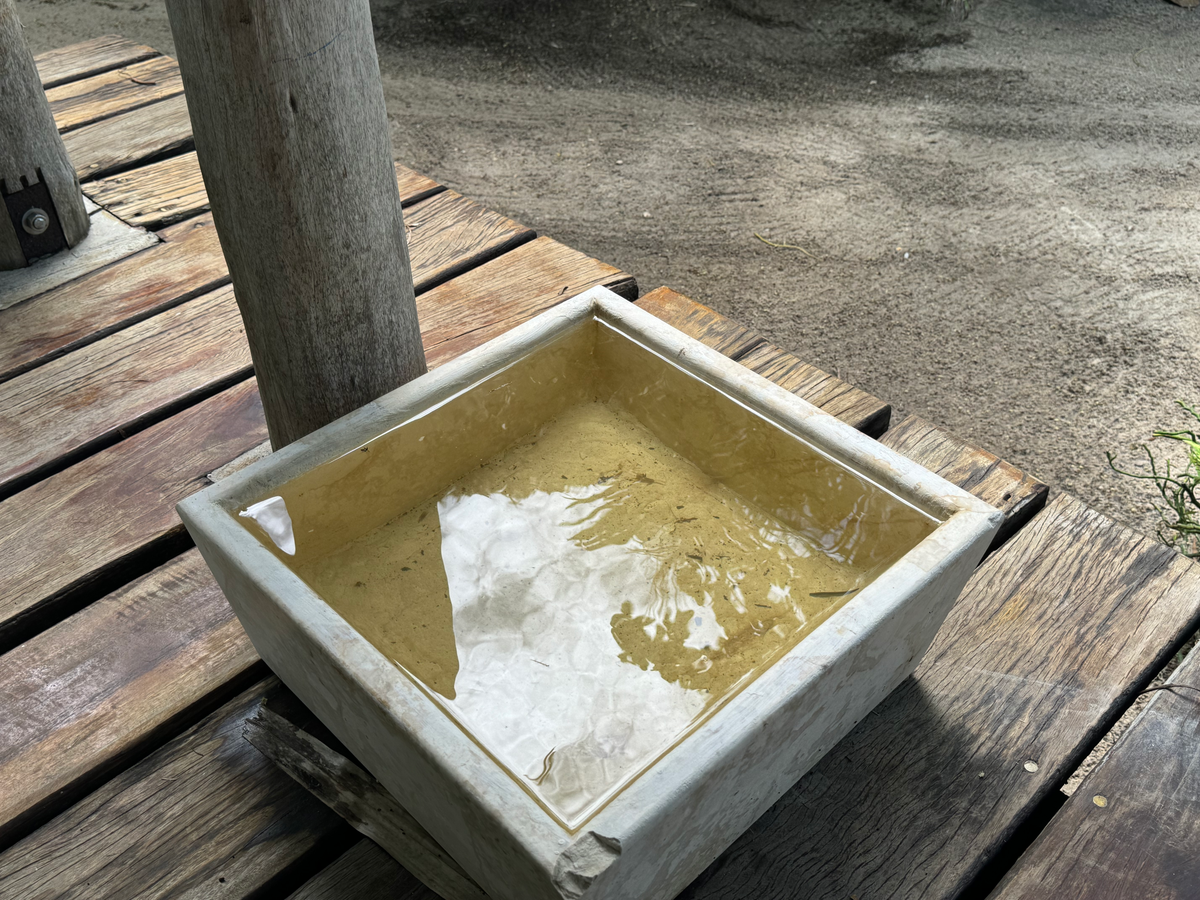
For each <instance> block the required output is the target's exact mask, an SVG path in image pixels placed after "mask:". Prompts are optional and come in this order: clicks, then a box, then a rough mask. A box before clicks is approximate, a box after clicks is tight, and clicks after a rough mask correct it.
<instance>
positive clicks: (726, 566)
mask: <svg viewBox="0 0 1200 900" xmlns="http://www.w3.org/2000/svg"><path fill="white" fill-rule="evenodd" d="M275 493H276V494H277V495H278V496H279V497H281V498H282V502H283V504H284V505H286V509H287V512H288V515H289V517H290V521H291V530H292V534H293V535H294V554H287V553H284V552H282V551H281V550H280V549H278V547H277V546H276V543H275V542H273V541H272V540H271V539H270V538H268V536H267V535H266V533H265V532H264V531H263V530H262V529H261V528H260V526H259V525H258V524H257V523H256V522H255V521H254V520H253V519H252V518H248V517H246V516H244V515H243V516H241V517H240V518H239V521H241V522H242V523H243V524H244V525H245V527H246V528H247V529H248V530H249V531H250V532H251V533H252V534H254V535H255V536H256V537H257V538H258V539H259V540H260V541H262V543H263V544H264V545H265V546H267V547H269V548H270V549H272V551H273V552H274V553H275V554H276V556H278V557H279V558H280V559H281V560H282V561H283V562H284V563H285V564H286V565H288V566H289V567H290V568H291V569H292V571H293V572H295V574H296V575H298V576H299V577H300V578H301V579H302V580H303V581H304V582H305V583H307V584H308V585H309V586H310V587H311V588H312V590H313V591H314V592H315V593H316V594H317V595H318V596H320V597H321V598H322V599H323V600H324V601H325V602H326V603H328V604H329V605H330V606H331V607H332V608H333V609H334V610H336V611H337V612H338V613H339V614H340V615H341V616H342V617H344V618H345V620H346V621H347V622H349V623H350V624H351V625H352V626H353V627H354V628H355V629H356V630H357V631H358V632H359V633H360V634H362V635H363V637H365V638H366V639H367V640H368V641H370V642H371V643H372V644H373V645H374V646H375V647H376V648H378V649H379V650H380V651H381V652H382V653H383V654H384V655H385V656H386V657H387V658H388V659H389V660H391V661H392V662H393V663H394V664H395V665H396V667H397V669H398V670H400V671H401V672H403V673H404V675H405V676H407V677H408V678H410V679H412V681H413V682H415V683H416V685H417V686H418V687H420V688H421V689H422V690H423V691H424V692H425V694H426V695H427V696H428V697H429V699H430V701H431V704H432V706H431V708H430V714H431V715H440V714H445V715H447V716H449V717H450V718H451V719H452V720H453V721H454V722H455V723H457V725H458V726H459V727H460V728H461V729H462V731H463V732H465V733H466V734H467V735H468V736H469V737H470V738H471V739H472V740H473V741H475V742H476V744H477V745H478V746H479V747H480V748H482V750H483V751H484V752H486V753H487V754H488V755H489V756H490V757H491V758H492V759H493V760H494V761H495V762H496V763H497V764H498V765H499V766H501V767H502V768H503V769H504V770H505V771H506V772H507V773H508V774H509V776H511V777H512V778H513V779H514V780H515V781H516V782H517V783H518V784H519V785H521V787H522V788H523V789H524V790H525V791H526V792H528V793H529V794H530V795H531V796H532V797H533V798H534V799H535V800H536V801H537V802H538V803H539V804H540V805H541V806H542V808H543V809H544V810H545V811H546V812H547V813H548V814H549V815H551V816H552V817H553V818H554V819H555V820H556V821H557V822H558V823H559V824H560V825H561V826H562V827H563V828H565V829H567V830H568V831H574V830H576V829H578V828H579V827H580V826H581V825H582V824H583V823H584V822H586V821H587V820H588V819H589V818H590V817H591V816H592V815H594V814H595V813H596V812H597V811H598V810H599V809H600V808H602V807H603V806H604V804H605V803H607V802H608V801H609V800H611V799H612V797H614V796H615V795H616V794H617V793H618V792H619V791H620V790H621V789H622V788H624V787H625V786H626V785H628V784H629V783H630V782H631V781H632V780H633V779H635V778H637V777H638V775H640V774H641V773H643V772H645V771H646V770H647V768H648V767H650V766H652V765H653V764H654V763H655V761H656V760H658V759H660V758H661V757H662V756H663V755H664V754H666V753H668V752H672V750H673V749H674V748H675V747H677V746H678V745H679V744H680V742H681V741H683V740H684V739H685V738H686V737H687V735H688V734H689V733H691V732H692V731H693V730H694V729H696V728H697V727H699V726H701V725H702V724H703V723H704V722H705V721H706V720H707V719H708V718H709V717H710V716H712V715H713V714H714V713H715V712H716V711H717V710H718V709H720V707H721V706H722V705H723V704H724V703H726V702H727V701H728V700H729V699H731V698H732V697H733V696H735V695H736V694H737V692H738V691H740V690H741V689H743V688H744V687H745V686H746V685H747V684H749V683H750V682H751V681H753V679H754V678H755V677H756V676H757V675H759V674H760V673H762V672H763V671H764V670H765V669H766V668H767V667H768V666H770V665H771V664H772V663H773V662H775V661H776V660H778V659H779V658H780V657H781V656H783V655H784V654H785V653H787V652H788V651H789V650H790V649H792V648H793V647H795V645H796V644H797V643H798V642H799V641H800V640H801V639H802V638H803V637H804V636H805V635H807V634H809V633H810V632H811V631H812V630H813V629H814V628H816V627H817V626H818V625H819V624H820V623H821V622H822V621H824V620H825V619H827V618H828V617H829V616H830V615H831V614H832V613H834V612H835V611H836V610H837V609H839V608H840V607H841V606H842V605H843V604H845V603H846V602H847V601H848V600H849V599H850V598H852V597H853V596H854V595H855V594H856V593H857V592H858V591H860V590H862V589H863V588H864V587H866V585H868V584H869V583H870V582H871V581H872V580H873V579H874V578H875V577H876V576H877V575H878V574H879V573H880V572H881V571H883V570H884V569H885V568H886V567H887V566H889V565H890V564H892V563H893V562H895V561H896V560H897V559H898V558H899V557H900V556H902V555H903V554H904V553H906V552H907V551H908V550H910V549H911V548H912V547H914V546H915V545H916V544H917V543H918V542H920V541H921V540H922V539H923V538H924V537H926V536H927V535H928V534H929V533H930V532H931V531H932V530H933V529H934V528H935V527H936V526H937V524H938V521H937V519H935V518H934V517H933V516H931V515H929V514H927V513H926V512H923V511H921V510H920V509H918V508H916V507H915V506H913V505H911V504H909V503H907V502H905V501H903V500H901V499H900V498H899V497H897V496H896V495H895V494H893V493H891V492H889V491H888V490H885V489H883V488H882V487H880V486H879V485H877V484H875V483H873V482H872V481H870V480H869V479H867V478H866V477H864V476H862V475H860V474H858V473H856V472H854V471H853V470H852V469H850V468H849V467H847V466H845V465H843V464H841V463H840V462H838V461H836V460H834V459H833V458H832V457H830V456H829V455H827V454H826V453H824V452H821V451H820V450H818V449H816V448H815V447H814V446H813V445H811V444H810V443H808V442H806V441H805V440H803V439H801V438H799V437H798V436H796V435H795V434H793V433H791V432H789V431H787V430H786V429H784V428H783V427H781V426H780V425H778V424H776V423H774V422H772V421H770V420H768V419H767V418H765V417H763V416H762V415H760V414H758V413H756V412H754V411H753V410H751V409H750V408H749V407H748V406H746V405H743V404H742V403H741V402H739V401H737V400H735V399H734V398H733V397H732V396H730V395H729V394H727V393H724V392H722V391H720V390H718V389H716V388H714V387H712V386H710V385H709V384H707V383H706V382H705V381H703V380H701V379H700V378H698V377H696V376H695V375H693V374H691V373H689V372H688V371H685V370H684V369H682V368H680V367H678V366H676V365H675V364H673V363H672V362H670V361H669V360H667V359H665V358H663V357H662V356H660V355H659V354H657V353H655V352H654V351H652V350H650V349H649V348H647V347H646V346H644V345H642V344H641V343H639V342H638V341H637V340H635V339H633V338H632V337H630V336H627V335H626V334H624V333H623V332H621V331H620V330H618V329H616V328H614V327H613V326H611V325H609V324H607V323H606V322H604V321H601V320H598V319H592V320H588V321H586V322H584V323H582V324H581V325H580V326H578V327H577V328H575V329H574V330H572V331H570V332H568V333H567V334H566V335H565V336H562V337H560V338H558V339H556V340H554V341H552V342H550V343H547V344H545V345H543V346H542V347H540V348H538V349H536V350H534V351H532V352H531V353H529V354H528V355H526V356H524V357H522V358H520V359H518V360H517V361H515V362H514V363H512V364H511V365H509V366H507V367H506V368H504V369H502V370H500V371H498V372H495V373H494V374H491V375H489V376H487V377H485V378H483V379H482V380H480V381H479V382H477V383H475V384H474V385H472V386H470V387H469V388H467V389H465V390H463V391H461V392H459V393H458V394H456V395H454V396H453V397H450V398H448V399H446V400H444V401H442V402H440V403H438V404H436V405H434V406H431V407H430V408H428V409H426V410H424V411H422V412H421V413H419V414H416V415H414V416H413V417H412V418H410V419H409V420H407V421H405V422H404V423H403V424H401V425H399V426H397V427H395V428H392V429H391V430H389V431H387V432H386V433H384V434H382V435H380V436H379V437H378V438H376V439H374V440H372V441H370V442H369V443H366V444H363V445H362V446H359V447H356V448H354V449H353V450H351V451H349V452H347V453H345V454H344V455H342V456H340V457H339V458H337V459H334V460H332V461H330V462H328V463H325V464H323V465H321V466H318V467H317V468H314V469H312V470H310V471H309V472H307V473H305V474H304V475H302V476H300V477H297V478H295V479H293V480H291V481H289V482H287V483H286V484H284V485H283V486H282V487H281V488H280V489H279V490H278V491H276V492H275ZM259 499H260V500H263V499H267V498H259ZM276 502H277V503H278V502H279V501H276ZM232 512H233V513H235V514H237V513H241V512H244V509H238V510H233V511H232ZM289 549H291V548H290V547H289ZM433 707H436V708H437V709H440V710H441V712H440V713H438V712H437V709H434V708H433Z"/></svg>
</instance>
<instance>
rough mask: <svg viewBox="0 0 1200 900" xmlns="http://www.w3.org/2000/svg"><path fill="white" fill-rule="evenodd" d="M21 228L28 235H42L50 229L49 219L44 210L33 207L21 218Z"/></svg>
mask: <svg viewBox="0 0 1200 900" xmlns="http://www.w3.org/2000/svg"><path fill="white" fill-rule="evenodd" d="M21 227H22V228H24V229H25V231H26V232H27V233H29V234H42V233H43V232H45V230H46V229H47V228H49V227H50V217H49V216H48V215H46V211H45V210H44V209H38V208H37V207H34V208H33V209H31V210H28V211H27V212H26V213H25V215H23V216H22V217H21Z"/></svg>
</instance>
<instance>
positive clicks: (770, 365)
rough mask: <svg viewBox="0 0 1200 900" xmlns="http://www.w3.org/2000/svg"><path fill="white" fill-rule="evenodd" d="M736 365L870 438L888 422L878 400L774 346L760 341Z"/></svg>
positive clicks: (886, 410) (885, 408)
mask: <svg viewBox="0 0 1200 900" xmlns="http://www.w3.org/2000/svg"><path fill="white" fill-rule="evenodd" d="M738 362H740V363H741V364H742V365H744V366H745V367H746V368H748V369H750V370H752V371H754V372H757V373H758V374H759V375H762V376H763V377H764V378H769V379H771V380H772V381H774V382H775V383H776V384H778V385H780V386H781V387H784V388H786V389H787V390H789V391H791V392H792V393H793V394H797V395H799V396H801V397H803V398H804V399H805V400H807V401H808V402H809V403H811V404H813V405H814V406H819V407H820V408H821V409H823V410H825V412H827V413H829V414H830V415H831V416H837V417H838V418H839V419H842V420H844V421H846V422H849V423H850V424H852V425H853V426H854V427H855V428H857V429H858V430H859V431H861V432H863V433H864V434H868V435H870V436H871V437H878V436H879V435H881V434H883V432H884V431H886V430H887V427H888V423H889V422H890V421H891V416H892V408H891V406H889V405H888V404H886V403H884V402H883V401H882V400H880V399H879V398H878V397H873V396H871V395H870V394H868V393H867V392H866V391H864V390H860V389H859V388H856V387H854V385H852V384H847V383H846V382H844V381H842V380H841V379H840V378H835V377H834V376H833V375H830V374H829V373H828V372H823V371H821V370H820V369H818V368H817V367H816V366H810V365H809V364H808V363H805V362H801V361H800V360H799V359H797V358H796V357H795V356H793V355H792V354H790V353H788V352H787V351H786V350H781V349H780V348H778V347H776V346H775V345H774V344H771V343H768V342H765V341H764V342H763V343H761V344H759V345H758V346H756V347H753V348H752V349H750V350H749V351H747V352H746V353H743V354H742V355H741V356H740V357H738Z"/></svg>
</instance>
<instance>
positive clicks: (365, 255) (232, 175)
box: [167, 0, 425, 449]
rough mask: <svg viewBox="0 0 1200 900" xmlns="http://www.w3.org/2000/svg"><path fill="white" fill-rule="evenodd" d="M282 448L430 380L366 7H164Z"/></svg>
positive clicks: (292, 2) (309, 3)
mask: <svg viewBox="0 0 1200 900" xmlns="http://www.w3.org/2000/svg"><path fill="white" fill-rule="evenodd" d="M167 14H168V16H169V17H170V21H171V31H172V33H173V34H174V36H175V47H176V50H177V53H178V56H179V65H180V68H181V69H182V71H183V80H184V85H185V87H186V89H187V103H188V111H189V113H190V114H191V118H192V127H193V130H194V132H195V136H196V150H197V153H198V155H199V158H200V168H201V171H202V172H203V174H204V184H205V187H206V188H207V190H208V196H209V201H210V202H211V204H212V211H213V218H214V219H215V221H216V226H217V233H218V234H219V236H220V239H221V248H222V249H223V250H224V251H225V259H226V262H227V263H228V264H229V271H230V274H231V275H232V277H233V286H234V290H235V292H236V294H237V301H238V306H239V308H240V309H241V313H242V319H243V321H244V322H245V324H246V335H247V337H248V338H249V341H250V352H251V355H252V356H253V358H254V368H255V373H256V375H257V376H258V385H259V391H260V392H261V394H262V399H263V408H264V409H265V411H266V417H267V428H268V430H269V431H270V434H271V443H272V445H273V446H274V447H275V448H276V449H278V448H279V447H281V446H283V445H284V444H287V443H290V442H291V441H294V440H296V439H297V438H299V437H302V436H303V435H305V434H307V433H308V432H310V431H312V430H314V429H316V428H319V427H320V426H322V425H324V424H326V423H327V422H330V421H332V420H333V419H336V418H337V417H339V416H341V415H344V414H345V413H347V412H349V411H350V410H352V409H355V408H357V407H359V406H362V405H363V404H365V403H367V402H369V401H371V400H373V399H375V398H376V397H378V396H380V395H381V394H383V393H385V392H387V391H389V390H391V389H393V388H395V387H398V386H399V385H401V384H403V383H404V382H406V381H408V380H410V379H412V378H414V377H416V376H417V375H420V374H422V373H423V372H424V371H425V354H424V352H423V351H422V349H421V336H420V331H419V329H418V327H417V312H416V303H415V300H414V296H413V282H412V270H411V267H410V265H409V261H408V245H407V241H406V240H405V234H404V221H403V218H402V216H401V212H400V192H399V190H398V189H397V187H396V174H395V170H394V168H393V165H392V153H391V139H390V135H389V130H388V121H387V112H386V110H385V108H384V103H383V85H382V83H381V82H380V79H379V62H378V60H377V58H376V55H375V43H374V40H373V36H372V31H371V13H370V7H369V5H368V0H336V2H335V0H204V2H196V0H167Z"/></svg>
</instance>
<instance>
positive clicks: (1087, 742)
mask: <svg viewBox="0 0 1200 900" xmlns="http://www.w3.org/2000/svg"><path fill="white" fill-rule="evenodd" d="M1197 623H1200V567H1196V566H1195V565H1193V564H1191V563H1189V562H1187V561H1186V560H1184V559H1183V558H1182V557H1179V556H1177V555H1176V554H1175V553H1174V552H1172V551H1171V550H1169V549H1168V548H1166V547H1164V546H1162V545H1160V544H1157V543H1155V542H1154V541H1151V540H1149V539H1148V538H1144V537H1141V536H1139V535H1135V534H1134V533H1132V532H1130V531H1128V530H1127V529H1124V528H1122V527H1120V526H1118V525H1115V524H1114V523H1112V522H1110V521H1108V520H1107V519H1105V518H1104V517H1103V516H1101V515H1100V514H1099V513H1096V512H1095V511H1093V510H1090V509H1088V508H1087V507H1086V506H1084V505H1083V504H1082V503H1080V502H1079V501H1078V500H1075V499H1074V498H1072V497H1069V496H1066V495H1063V494H1059V495H1057V496H1056V497H1054V498H1053V499H1052V500H1051V501H1050V502H1049V503H1048V504H1047V506H1046V509H1044V510H1043V511H1042V512H1041V513H1040V514H1039V515H1037V516H1035V517H1034V519H1033V520H1032V521H1031V522H1030V523H1029V524H1028V525H1026V526H1025V527H1024V528H1022V529H1021V530H1020V531H1018V532H1017V534H1016V536H1015V537H1013V538H1012V539H1011V540H1010V541H1009V542H1008V543H1007V544H1005V546H1004V547H1002V548H1001V549H1000V550H998V551H997V552H996V553H994V554H992V556H990V557H989V558H988V559H987V560H986V561H985V562H984V563H983V565H982V566H980V568H979V569H978V570H977V571H976V573H975V575H974V576H973V577H972V579H971V581H970V582H969V583H968V585H967V588H966V590H965V591H964V592H963V594H962V596H961V597H960V598H959V600H958V602H957V604H956V605H955V607H954V609H953V610H952V611H951V613H950V616H949V618H948V619H947V621H946V624H945V625H944V626H943V627H942V629H941V631H940V632H939V633H938V636H937V639H936V640H935V642H934V645H933V647H932V648H931V649H930V651H929V653H928V655H927V656H926V657H925V660H924V661H923V662H922V663H921V665H920V667H919V668H918V670H917V673H916V675H915V676H914V677H913V678H912V679H909V680H908V681H906V682H905V683H904V684H903V685H901V687H900V688H898V689H897V690H896V691H895V692H894V693H893V694H892V695H891V696H889V697H888V698H887V699H886V700H885V701H884V702H883V703H882V704H881V705H880V706H879V707H877V708H876V709H875V711H874V712H872V713H871V714H870V715H869V716H868V717H867V718H866V719H864V720H863V721H862V722H861V723H860V724H859V725H858V727H857V728H855V729H854V731H852V732H851V733H850V735H848V736H847V737H846V738H845V739H844V740H843V741H842V742H841V743H839V744H838V745H837V746H836V747H834V748H833V749H832V750H831V751H830V752H829V753H828V755H827V756H826V757H825V758H824V759H823V760H822V761H821V762H820V763H819V764H818V765H817V766H816V768H815V769H813V771H811V772H810V773H809V774H808V775H806V776H805V777H804V778H803V779H801V781H800V782H799V784H797V785H796V787H794V788H793V789H792V790H791V791H790V792H788V793H787V794H785V795H784V797H783V798H782V799H781V800H780V801H779V802H778V803H777V804H776V805H775V806H774V807H772V808H771V809H770V810H769V811H768V812H767V813H766V814H765V815H764V816H763V817H762V818H761V819H760V820H759V821H758V822H756V823H755V825H754V826H753V827H752V828H751V829H750V830H749V831H748V832H746V834H744V835H743V836H742V837H741V838H740V839H739V840H738V841H737V842H736V843H735V844H734V845H733V846H732V847H731V848H730V849H729V850H728V851H726V853H724V854H723V855H722V856H721V857H720V858H719V859H718V860H717V861H716V862H715V863H714V864H713V865H712V866H711V867H710V868H709V869H708V870H707V871H706V872H705V873H704V874H703V875H702V876H700V878H698V879H697V881H696V882H695V883H693V885H692V886H690V887H689V888H688V889H687V890H686V891H685V892H684V893H683V894H682V895H681V897H684V898H688V900H696V898H718V897H719V898H733V897H755V898H763V900H766V898H783V897H791V896H794V895H795V890H796V886H797V885H803V890H804V896H805V897H812V898H831V900H832V898H836V900H845V898H846V897H848V896H858V897H863V898H869V897H894V898H917V897H920V898H923V900H933V898H943V897H944V898H949V897H956V896H958V895H959V893H960V892H961V891H962V890H963V889H964V887H965V886H966V885H967V884H969V883H970V881H971V879H972V878H973V877H974V875H975V874H977V873H978V872H979V870H980V869H981V868H982V867H983V865H984V864H985V863H986V862H987V861H988V860H989V859H990V858H991V857H992V856H993V855H994V854H995V852H996V850H997V848H998V847H1000V846H1001V844H1002V843H1003V842H1004V841H1005V840H1006V839H1007V838H1008V837H1009V836H1010V835H1011V834H1012V832H1013V830H1014V829H1015V828H1016V826H1017V825H1018V823H1020V822H1021V821H1022V820H1023V819H1024V818H1025V817H1026V816H1027V815H1028V814H1029V813H1030V811H1031V810H1032V809H1033V808H1034V807H1035V806H1036V805H1037V804H1038V802H1039V801H1040V800H1041V799H1042V798H1043V797H1045V796H1046V795H1047V794H1049V793H1050V792H1052V791H1055V790H1057V788H1058V786H1059V785H1060V784H1062V783H1063V782H1064V781H1065V780H1066V778H1067V776H1068V775H1069V774H1070V773H1071V772H1072V771H1073V770H1074V768H1075V767H1076V766H1077V765H1078V763H1079V762H1080V760H1081V759H1082V758H1083V757H1084V756H1085V755H1086V754H1087V752H1088V751H1089V750H1090V749H1091V747H1092V746H1094V745H1095V743H1096V741H1098V740H1099V738H1100V736H1101V735H1103V734H1104V732H1105V731H1106V730H1107V729H1108V728H1109V726H1110V725H1111V724H1112V723H1113V722H1114V721H1115V720H1116V718H1117V717H1118V716H1119V715H1120V713H1121V711H1122V710H1123V709H1124V708H1125V706H1127V705H1128V703H1129V702H1130V700H1131V699H1132V696H1133V694H1134V693H1135V692H1136V691H1138V690H1139V689H1140V688H1142V687H1143V686H1145V684H1146V682H1147V681H1148V680H1149V679H1150V677H1151V676H1152V675H1153V673H1154V672H1155V671H1157V669H1158V668H1159V667H1161V665H1162V664H1163V663H1164V662H1165V660H1166V655H1167V654H1168V653H1169V652H1170V648H1171V647H1172V646H1174V645H1176V644H1177V642H1178V641H1180V640H1181V639H1182V636H1183V635H1184V634H1186V633H1187V632H1188V631H1190V630H1191V629H1194V628H1195V627H1196V625H1197ZM1027 763H1032V764H1033V766H1032V767H1033V768H1034V769H1035V771H1032V772H1031V771H1029V769H1028V768H1027V766H1026V764H1027ZM981 773H982V774H981ZM1072 896H1073V895H1072Z"/></svg>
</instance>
